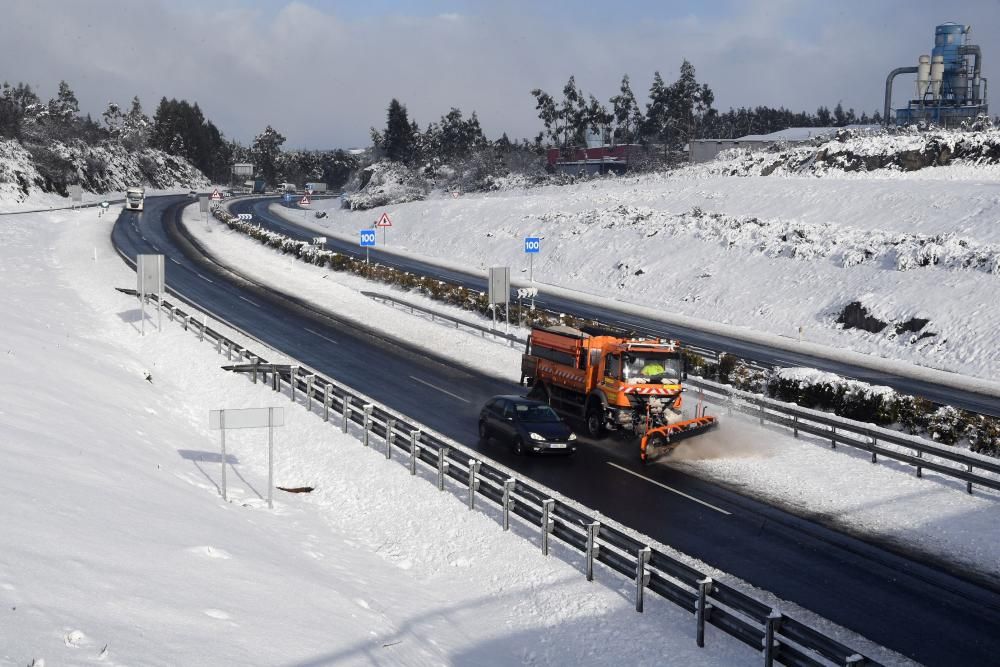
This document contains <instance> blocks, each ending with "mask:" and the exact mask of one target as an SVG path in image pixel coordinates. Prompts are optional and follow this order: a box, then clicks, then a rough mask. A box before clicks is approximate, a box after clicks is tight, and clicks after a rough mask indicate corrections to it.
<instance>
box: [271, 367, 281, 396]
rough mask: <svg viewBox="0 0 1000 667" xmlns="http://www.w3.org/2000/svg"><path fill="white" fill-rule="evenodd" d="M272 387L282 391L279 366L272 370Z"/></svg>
mask: <svg viewBox="0 0 1000 667" xmlns="http://www.w3.org/2000/svg"><path fill="white" fill-rule="evenodd" d="M271 389H273V390H274V391H276V392H279V393H280V392H281V371H279V370H278V369H277V368H275V369H274V370H272V371H271Z"/></svg>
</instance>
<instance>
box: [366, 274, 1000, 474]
mask: <svg viewBox="0 0 1000 667" xmlns="http://www.w3.org/2000/svg"><path fill="white" fill-rule="evenodd" d="M362 294H364V295H365V296H367V297H370V298H372V299H376V300H378V301H382V302H384V303H389V304H392V305H393V306H396V305H399V306H400V307H403V308H407V309H409V311H410V312H420V313H424V314H429V315H430V316H431V319H432V320H444V321H446V322H452V323H454V324H455V326H456V327H458V326H464V327H466V328H468V329H472V330H474V331H480V332H483V334H484V335H485V334H492V335H495V336H497V337H499V338H503V339H505V340H508V341H510V342H511V345H512V346H513V343H519V344H521V345H524V344H526V343H527V341H526V340H525V339H524V338H521V337H518V336H515V335H513V334H507V333H503V332H500V331H496V330H494V329H491V328H489V327H485V326H481V325H478V324H475V323H473V322H467V321H465V320H461V319H459V318H456V317H452V316H450V315H446V314H443V313H440V312H436V311H434V310H432V309H430V308H425V307H423V306H418V305H416V304H413V303H410V302H408V301H405V300H403V299H399V298H397V297H394V296H391V295H387V294H379V293H376V292H362ZM685 347H687V349H689V350H692V351H694V352H697V353H698V354H700V355H702V356H704V357H707V358H709V359H712V360H717V358H718V357H717V355H716V353H715V352H712V351H711V350H708V349H705V348H697V347H691V346H685ZM687 385H688V386H690V387H696V388H698V389H702V390H704V391H706V392H708V396H707V397H706V399H707V400H708V401H709V402H713V403H715V404H722V405H725V406H727V408H728V409H730V410H736V411H738V412H743V413H746V414H750V415H752V416H756V417H758V418H760V419H761V423H763V422H764V421H769V422H772V423H775V424H778V425H781V426H785V427H787V428H790V429H791V430H792V432H793V433H794V435H795V437H798V435H799V433H800V432H802V433H809V434H811V435H817V436H820V437H823V438H826V439H828V440H830V442H831V445H832V446H833V447H836V446H837V445H838V444H842V445H846V446H848V447H855V448H857V449H862V450H865V451H867V452H870V453H871V457H872V463H877V462H878V456H879V455H882V456H884V457H886V458H890V459H893V460H896V461H900V462H901V463H906V464H909V465H912V466H914V468H916V474H917V477H922V476H923V471H924V469H927V470H933V471H934V472H937V473H940V474H942V475H944V476H946V477H953V478H955V479H959V480H962V481H964V482H965V483H966V491H967V492H968V493H972V487H973V485H974V484H978V485H980V486H984V487H987V488H990V489H995V490H1000V461H997V460H996V459H992V458H989V457H986V456H981V455H977V454H974V453H972V452H964V451H962V450H959V449H949V448H947V447H944V446H941V445H938V444H936V443H933V442H931V441H929V440H925V439H923V438H918V437H917V436H911V435H906V434H904V433H899V432H898V431H891V430H889V429H885V428H881V427H879V426H874V425H872V424H865V423H863V422H858V421H853V420H850V419H844V418H843V417H838V416H836V415H832V414H830V413H828V412H820V411H818V410H810V409H809V408H803V407H799V406H797V405H794V404H791V403H783V402H781V401H776V400H774V399H771V398H767V397H765V396H761V395H759V394H753V393H750V392H746V391H741V390H739V389H736V388H734V387H732V386H730V385H725V384H720V383H718V382H712V381H711V380H707V379H704V378H697V377H693V376H692V377H688V379H687ZM713 399H714V400H713ZM720 399H721V400H720ZM748 406H752V407H748ZM857 437H860V438H862V439H861V440H859V439H857ZM885 444H890V445H893V446H895V447H897V449H893V448H891V447H886V446H885ZM902 449H905V450H907V451H909V452H912V454H910V453H907V452H906V451H901V450H902ZM925 454H926V455H928V456H931V457H934V458H929V459H928V458H924V455H925ZM935 459H942V460H943V461H947V462H950V463H952V464H958V465H960V466H961V467H960V468H956V467H954V466H953V465H948V463H942V462H941V461H937V460H935ZM976 469H979V470H983V471H987V472H990V473H993V474H995V475H997V477H995V478H994V477H985V476H983V475H979V474H976V473H975V470H976Z"/></svg>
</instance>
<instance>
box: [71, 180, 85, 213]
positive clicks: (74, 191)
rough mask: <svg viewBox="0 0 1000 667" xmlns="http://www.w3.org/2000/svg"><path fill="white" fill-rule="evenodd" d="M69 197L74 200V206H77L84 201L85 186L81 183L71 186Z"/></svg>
mask: <svg viewBox="0 0 1000 667" xmlns="http://www.w3.org/2000/svg"><path fill="white" fill-rule="evenodd" d="M69 198H70V201H72V202H73V204H72V206H73V208H76V205H77V204H79V203H80V202H82V201H83V188H82V187H81V186H79V185H71V186H69Z"/></svg>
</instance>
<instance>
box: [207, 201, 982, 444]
mask: <svg viewBox="0 0 1000 667" xmlns="http://www.w3.org/2000/svg"><path fill="white" fill-rule="evenodd" d="M212 213H213V215H214V216H215V218H216V219H218V220H219V221H221V222H223V223H224V224H225V225H226V226H228V227H229V228H230V229H232V230H234V231H237V232H240V233H242V234H246V235H247V236H249V237H250V238H252V239H256V240H257V241H259V242H261V243H263V244H265V245H267V246H269V247H271V248H275V249H276V250H279V251H280V252H282V253H285V254H288V255H292V256H293V257H295V258H297V259H299V260H301V261H304V262H307V263H309V264H314V265H316V266H323V267H329V268H330V269H332V270H333V271H344V272H347V273H352V274H354V275H357V276H360V277H362V278H367V279H369V280H375V281H378V282H381V283H385V284H387V285H393V286H395V287H399V288H402V289H406V290H411V291H414V292H416V293H419V294H423V295H425V296H427V297H430V298H432V299H434V300H436V301H441V302H443V303H446V304H449V305H452V306H457V307H459V308H463V309H465V310H471V311H474V312H477V313H479V314H481V315H483V316H485V317H491V316H492V313H491V311H490V306H489V300H488V297H487V295H486V293H485V292H480V291H477V290H471V289H468V288H467V287H462V286H460V285H453V284H451V283H447V282H444V281H441V280H436V279H434V278H429V277H427V276H421V275H417V274H413V273H409V272H406V271H400V270H398V269H395V268H393V267H391V266H385V265H384V264H379V263H377V262H374V263H368V262H365V261H363V260H360V259H356V258H354V257H351V256H350V255H345V254H343V253H338V252H334V251H332V250H322V249H320V248H317V247H316V246H314V245H312V244H310V243H307V242H305V241H296V240H294V239H290V238H288V237H287V236H285V235H283V234H279V233H277V232H272V231H269V230H267V229H264V228H262V227H261V226H260V225H258V224H255V223H253V222H249V221H246V220H240V219H238V218H236V217H235V216H233V215H232V214H230V213H229V212H228V211H226V210H225V209H223V208H221V207H218V206H216V207H214V208H213V209H212ZM504 316H505V313H504V311H503V309H502V308H501V309H500V310H499V311H498V313H497V317H501V318H502V317H504ZM522 318H523V319H522ZM510 319H511V321H512V322H522V321H523V322H524V323H525V324H526V325H527V326H549V325H554V324H565V325H568V326H573V327H580V326H585V325H591V326H603V325H600V323H598V322H596V321H594V320H585V319H581V318H577V317H573V316H571V315H565V314H561V313H560V314H553V313H549V312H547V311H543V310H532V309H530V308H527V307H525V308H523V309H522V308H521V307H519V306H518V305H516V304H511V306H510ZM622 333H623V334H624V333H627V332H622ZM685 357H686V358H687V363H688V367H689V368H692V369H700V370H701V372H702V373H703V374H704V375H705V376H706V377H717V378H718V379H719V380H720V381H721V382H724V383H726V384H732V385H733V386H734V387H736V388H738V389H742V390H744V391H751V392H754V393H759V394H764V395H766V396H769V397H771V398H775V399H777V400H781V401H786V402H789V403H795V404H797V405H801V406H803V407H806V408H813V409H817V410H826V411H829V412H833V413H834V414H837V415H840V416H842V417H844V418H846V419H854V420H857V421H861V422H866V423H872V424H878V425H880V426H898V427H900V428H902V429H903V430H905V431H906V432H908V433H911V434H915V435H916V434H926V435H928V436H930V437H931V438H932V439H934V440H936V441H937V442H940V443H942V444H946V445H955V444H956V443H958V442H959V441H960V440H962V439H963V438H964V439H965V440H967V441H968V442H969V445H970V447H971V448H972V451H975V452H981V453H985V454H991V455H994V456H1000V419H996V418H993V417H984V416H982V415H977V414H974V413H971V412H966V411H964V410H956V409H955V408H952V407H948V406H941V407H938V406H935V405H934V404H932V403H930V402H929V401H927V400H925V399H922V398H919V397H914V396H906V395H903V394H898V393H896V392H894V391H892V390H891V389H888V388H886V387H873V386H871V385H868V384H865V383H863V382H857V381H855V380H847V379H844V378H840V377H837V376H833V375H831V374H820V375H818V376H816V377H819V378H821V379H820V380H819V381H811V380H810V379H809V378H802V377H798V376H796V375H795V373H794V371H792V370H789V369H775V370H770V371H762V370H760V369H756V368H752V367H750V366H748V365H747V364H745V363H743V362H742V361H740V360H739V359H737V358H736V357H733V356H730V355H725V356H723V357H722V358H721V360H720V362H719V363H718V364H709V363H708V362H706V360H705V359H704V358H703V357H701V356H700V355H697V354H694V353H692V352H690V351H689V350H685Z"/></svg>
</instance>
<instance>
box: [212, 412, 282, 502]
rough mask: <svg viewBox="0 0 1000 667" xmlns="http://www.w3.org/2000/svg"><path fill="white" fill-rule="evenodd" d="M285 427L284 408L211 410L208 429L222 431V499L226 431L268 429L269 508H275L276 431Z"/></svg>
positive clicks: (225, 498)
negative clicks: (279, 427)
mask: <svg viewBox="0 0 1000 667" xmlns="http://www.w3.org/2000/svg"><path fill="white" fill-rule="evenodd" d="M284 425H285V409H284V408H247V409H244V410H209V411H208V427H209V428H210V429H212V430H213V431H221V434H220V435H221V438H222V499H223V500H229V498H228V497H227V493H226V429H231V428H265V427H266V428H267V507H268V509H270V508H273V507H274V429H275V428H276V427H278V426H284Z"/></svg>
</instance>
